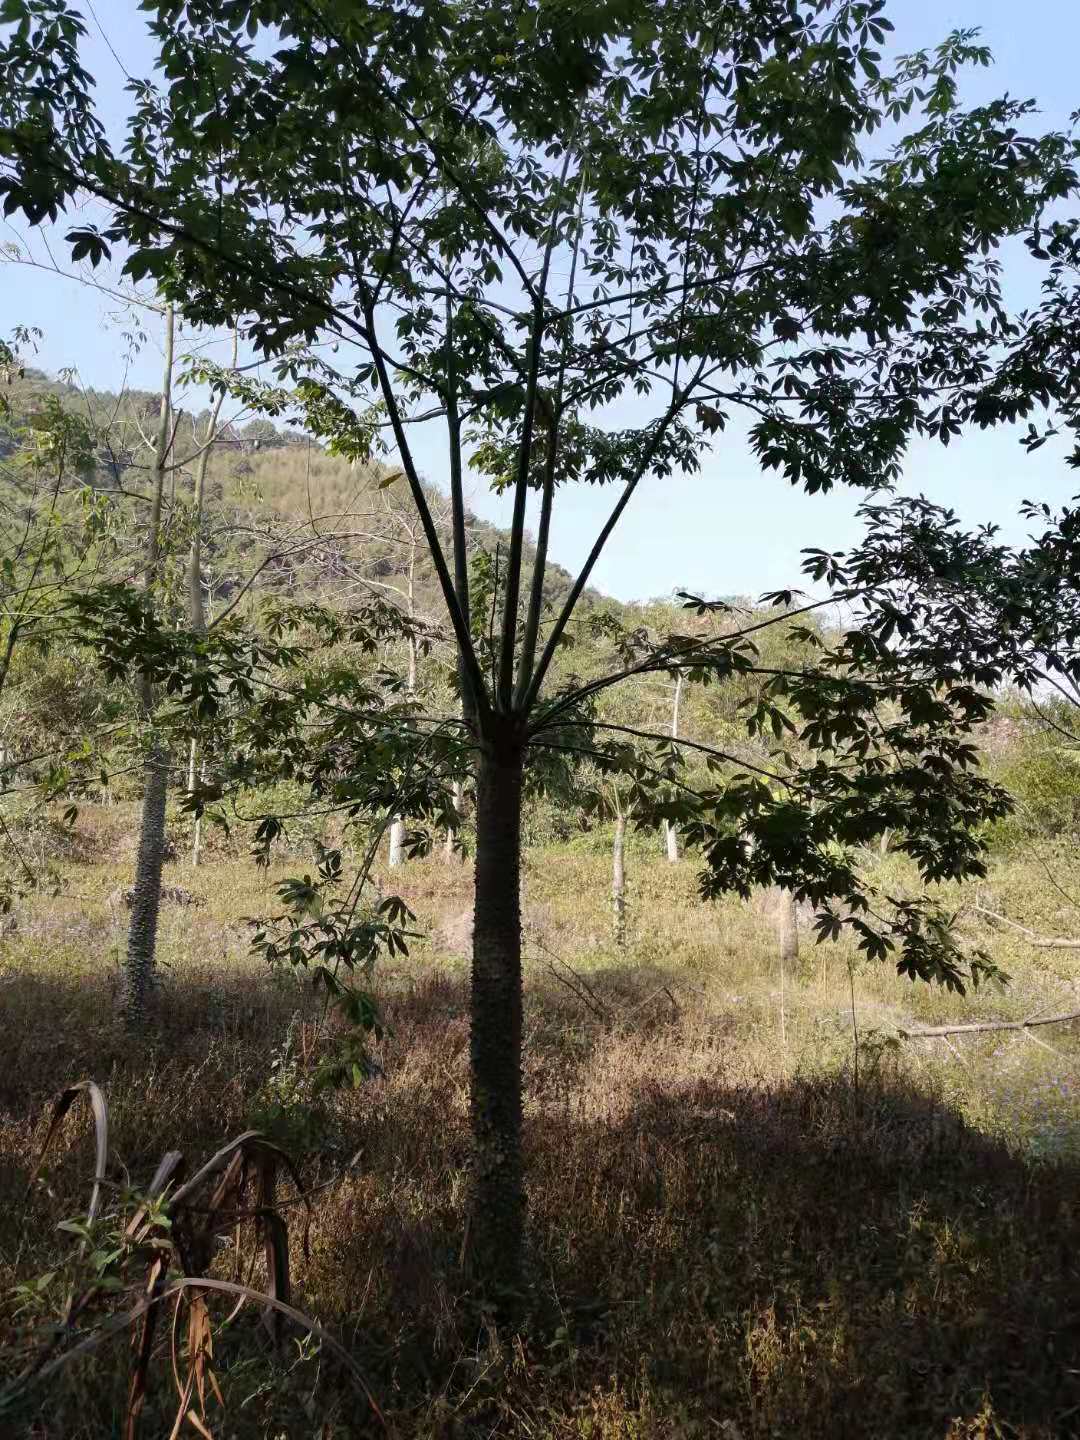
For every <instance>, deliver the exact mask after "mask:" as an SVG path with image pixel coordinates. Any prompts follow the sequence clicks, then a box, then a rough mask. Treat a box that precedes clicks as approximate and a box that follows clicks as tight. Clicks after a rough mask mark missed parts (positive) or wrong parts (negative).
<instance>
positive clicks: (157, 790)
mask: <svg viewBox="0 0 1080 1440" xmlns="http://www.w3.org/2000/svg"><path fill="white" fill-rule="evenodd" d="M173 337H174V321H173V307H172V306H171V305H167V306H166V307H165V376H164V380H163V382H162V387H161V407H160V411H159V415H158V428H157V434H156V436H155V438H154V444H153V450H152V459H151V466H150V484H151V508H150V533H149V535H148V537H147V549H146V572H145V580H144V584H145V588H146V593H147V596H148V597H152V596H153V593H154V587H155V585H156V582H157V575H158V569H159V564H160V540H161V501H162V495H163V492H164V487H165V462H166V457H167V456H168V453H169V445H170V437H169V424H170V419H171V415H172V371H173ZM139 708H140V711H141V713H142V717H143V719H144V720H145V721H150V720H151V719H152V718H153V709H154V696H153V690H152V687H151V684H150V677H149V676H148V675H146V674H143V675H141V676H140V677H139ZM168 783H169V756H168V753H167V751H166V749H165V747H164V745H163V744H162V743H161V741H160V740H159V739H157V738H156V737H155V738H153V739H152V740H151V742H150V751H149V754H148V755H147V758H146V763H145V765H144V768H143V805H142V820H141V823H140V827H139V851H138V857H137V859H136V862H135V884H134V887H133V891H132V901H131V923H130V925H129V927H128V943H127V961H126V965H125V974H124V984H123V991H122V995H121V1008H122V1010H123V1014H124V1021H125V1023H126V1025H127V1027H128V1029H130V1030H134V1031H138V1030H142V1029H143V1028H144V1027H145V1025H146V1013H147V1007H148V1004H149V1000H150V992H151V990H152V988H153V984H154V952H155V950H156V948H157V922H158V906H159V904H160V902H161V867H162V865H163V863H164V860H165V796H166V791H167V789H168Z"/></svg>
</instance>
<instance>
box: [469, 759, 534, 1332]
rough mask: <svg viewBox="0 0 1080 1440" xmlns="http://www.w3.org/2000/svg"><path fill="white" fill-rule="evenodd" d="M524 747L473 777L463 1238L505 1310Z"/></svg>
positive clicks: (517, 1189)
mask: <svg viewBox="0 0 1080 1440" xmlns="http://www.w3.org/2000/svg"><path fill="white" fill-rule="evenodd" d="M522 765H523V752H522V748H521V744H520V741H518V740H517V739H516V738H515V737H512V736H507V737H505V738H499V739H496V741H495V742H492V741H491V740H490V739H489V740H488V741H487V742H486V743H485V744H484V745H483V746H482V748H481V753H480V759H479V763H478V769H477V777H476V907H475V913H474V921H473V965H472V1036H471V1066H472V1073H471V1084H472V1105H471V1109H472V1131H473V1147H474V1193H473V1213H472V1218H471V1221H470V1229H469V1245H470V1250H471V1254H472V1260H473V1264H474V1267H475V1270H476V1273H477V1274H478V1275H479V1276H481V1277H482V1278H483V1280H484V1283H485V1284H486V1285H488V1286H489V1287H490V1290H491V1298H492V1300H494V1301H495V1302H496V1303H497V1304H498V1305H500V1306H501V1307H502V1308H503V1309H504V1311H505V1312H507V1313H509V1312H512V1311H513V1310H514V1309H515V1308H516V1307H515V1303H514V1302H515V1297H518V1296H520V1294H521V1290H522V1283H523V1275H522V1259H523V1255H522V1249H523V1231H524V1212H525V1192H524V1179H523V1162H522V1154H521V903H520V890H519V885H520V870H521V790H522Z"/></svg>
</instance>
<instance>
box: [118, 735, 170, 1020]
mask: <svg viewBox="0 0 1080 1440" xmlns="http://www.w3.org/2000/svg"><path fill="white" fill-rule="evenodd" d="M168 786H169V756H168V752H167V751H166V749H165V747H164V745H162V744H161V743H160V741H156V740H155V741H154V742H153V746H152V749H151V751H150V755H149V757H148V758H147V761H146V765H145V767H144V769H143V805H142V823H141V825H140V829H139V852H138V859H137V860H136V863H135V885H134V889H133V891H132V899H131V925H130V928H129V930H128V949H127V976H126V979H127V987H126V995H125V1004H124V1013H125V1016H126V1018H127V1022H128V1024H129V1025H131V1026H132V1027H136V1026H141V1025H142V1024H143V1023H144V1021H145V1018H146V1007H147V1003H148V1000H149V997H150V993H151V991H152V989H153V985H154V952H155V950H156V948H157V924H158V907H159V905H160V903H161V867H162V864H163V863H164V858H165V800H166V795H167V793H168Z"/></svg>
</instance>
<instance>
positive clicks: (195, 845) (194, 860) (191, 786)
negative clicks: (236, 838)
mask: <svg viewBox="0 0 1080 1440" xmlns="http://www.w3.org/2000/svg"><path fill="white" fill-rule="evenodd" d="M197 763H198V746H197V745H196V743H195V740H194V738H193V739H192V741H191V750H190V752H189V754H188V775H187V788H188V794H189V795H191V794H193V793H194V791H195V781H196V779H197V778H198V777H197V774H196V766H197ZM201 860H202V816H201V815H199V816H196V818H195V825H194V828H193V829H192V832H191V865H192V868H193V869H195V870H197V869H198V868H199V864H200V862H201Z"/></svg>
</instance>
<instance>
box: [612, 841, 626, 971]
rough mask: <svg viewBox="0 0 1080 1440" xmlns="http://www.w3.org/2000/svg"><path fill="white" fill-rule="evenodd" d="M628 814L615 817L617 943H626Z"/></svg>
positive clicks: (615, 914) (615, 919)
mask: <svg viewBox="0 0 1080 1440" xmlns="http://www.w3.org/2000/svg"><path fill="white" fill-rule="evenodd" d="M625 852H626V816H625V815H616V817H615V839H614V842H613V844H612V847H611V909H612V919H613V925H614V929H615V944H616V945H617V946H618V947H619V949H620V950H621V949H623V947H624V946H625V945H626V864H625V858H624V857H625Z"/></svg>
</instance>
